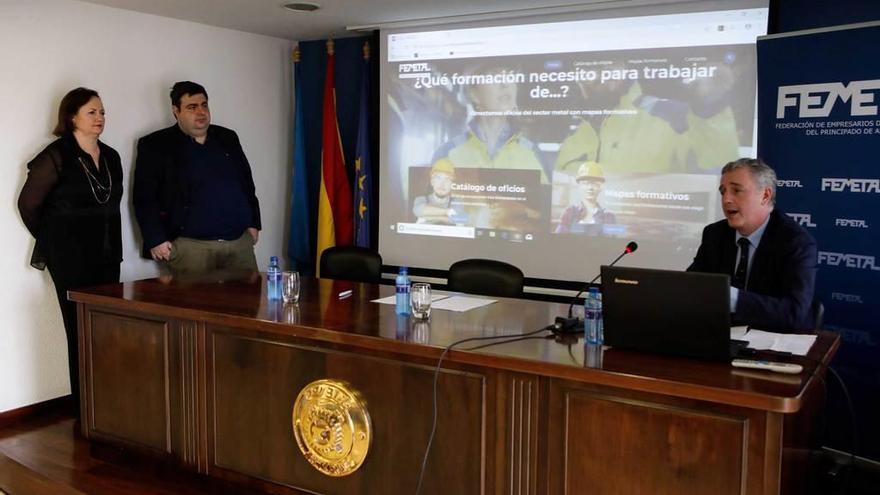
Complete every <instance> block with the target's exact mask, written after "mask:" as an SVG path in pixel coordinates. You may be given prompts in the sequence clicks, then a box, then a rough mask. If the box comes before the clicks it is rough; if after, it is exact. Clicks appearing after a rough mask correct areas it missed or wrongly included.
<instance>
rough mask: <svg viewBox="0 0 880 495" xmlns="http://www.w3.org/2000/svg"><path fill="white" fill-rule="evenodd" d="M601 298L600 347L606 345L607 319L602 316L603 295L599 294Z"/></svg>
mask: <svg viewBox="0 0 880 495" xmlns="http://www.w3.org/2000/svg"><path fill="white" fill-rule="evenodd" d="M597 294H598V296H599V298H598V299H597V301H599V342H598V343H599V345H602V344H603V343H605V318H604V317H603V316H602V293H601V292H598V293H597Z"/></svg>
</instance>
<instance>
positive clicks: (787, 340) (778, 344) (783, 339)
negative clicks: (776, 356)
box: [731, 329, 816, 356]
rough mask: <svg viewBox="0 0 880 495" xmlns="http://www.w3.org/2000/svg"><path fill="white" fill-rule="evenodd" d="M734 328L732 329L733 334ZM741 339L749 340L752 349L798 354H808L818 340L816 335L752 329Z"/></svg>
mask: <svg viewBox="0 0 880 495" xmlns="http://www.w3.org/2000/svg"><path fill="white" fill-rule="evenodd" d="M732 334H733V329H731V335H732ZM739 340H747V341H748V342H749V348H750V349H757V350H768V349H769V350H771V351H776V352H788V353H791V354H794V355H796V356H806V355H807V353H808V352H810V348H811V347H813V343H814V342H816V336H815V335H798V334H788V333H774V332H766V331H764V330H755V329H751V330H749V331H748V333H746V334H745V337H743V338H740V339H739Z"/></svg>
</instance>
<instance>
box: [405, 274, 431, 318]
mask: <svg viewBox="0 0 880 495" xmlns="http://www.w3.org/2000/svg"><path fill="white" fill-rule="evenodd" d="M410 306H412V314H413V318H415V319H417V320H427V319H428V318H430V317H431V284H425V283H416V284H412V289H411V291H410Z"/></svg>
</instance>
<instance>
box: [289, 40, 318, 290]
mask: <svg viewBox="0 0 880 495" xmlns="http://www.w3.org/2000/svg"><path fill="white" fill-rule="evenodd" d="M293 60H294V64H293V84H294V105H295V110H294V111H295V114H294V120H293V184H292V185H291V189H290V190H291V201H290V241H289V243H288V246H287V255H288V256H289V257H290V263H291V268H292V269H294V270H299V271H305V272H308V273H311V272H312V270H313V268H314V263H313V262H312V242H311V236H310V235H309V216H310V214H311V212H310V211H309V205H310V204H311V202H310V201H309V180H308V170H307V167H306V151H305V126H304V123H303V105H302V87H301V86H302V84H301V82H302V79H301V74H300V64H299V47H297V48H296V49H295V51H294V55H293Z"/></svg>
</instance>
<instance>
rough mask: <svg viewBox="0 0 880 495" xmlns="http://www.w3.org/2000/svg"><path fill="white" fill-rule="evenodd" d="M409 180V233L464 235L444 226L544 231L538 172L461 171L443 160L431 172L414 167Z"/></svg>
mask: <svg viewBox="0 0 880 495" xmlns="http://www.w3.org/2000/svg"><path fill="white" fill-rule="evenodd" d="M409 180H410V195H411V196H412V197H413V198H414V199H413V204H412V212H411V213H412V217H411V218H410V219H409V220H408V222H409V223H407V225H408V226H409V227H410V228H409V229H408V231H407V233H410V234H412V233H416V232H418V233H420V234H422V235H432V236H447V237H448V236H453V235H455V236H457V235H459V234H460V230H457V229H449V228H444V227H442V226H456V227H473V228H475V229H480V230H497V231H505V232H508V233H514V232H515V233H523V234H524V233H536V232H540V231H542V230H543V229H542V226H541V225H542V224H541V221H542V219H543V218H546V216H545V215H542V214H541V210H540V208H541V202H542V199H541V198H542V197H543V195H541V194H538V191H540V187H541V186H540V184H539V182H540V180H539V173H538V171H536V170H494V169H477V168H463V169H456V168H455V167H453V166H452V162H450V161H449V160H448V159H446V158H441V159H439V160H437V161H436V162H435V163H434V165H432V166H431V167H430V168H429V167H412V168H410V170H409ZM426 183H428V184H429V185H428V190H427V194H425V184H426ZM420 193H421V194H420ZM544 221H545V222H546V220H544ZM410 223H411V224H413V225H410ZM427 226H435V227H436V228H427ZM474 235H475V236H476V233H475V234H474ZM498 237H502V236H498ZM507 237H508V238H509V237H510V236H507Z"/></svg>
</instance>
